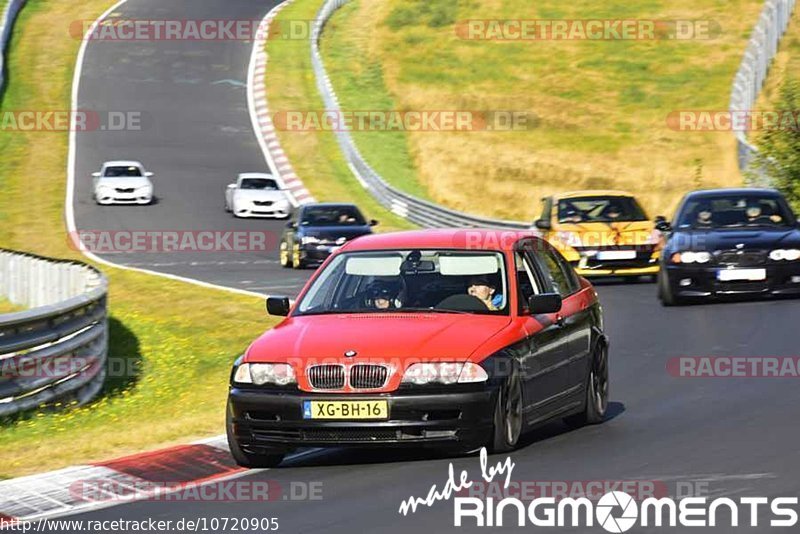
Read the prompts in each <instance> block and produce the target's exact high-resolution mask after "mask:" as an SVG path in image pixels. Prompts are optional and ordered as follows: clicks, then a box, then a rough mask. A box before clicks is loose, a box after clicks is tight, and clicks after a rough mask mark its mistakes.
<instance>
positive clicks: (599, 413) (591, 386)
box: [564, 343, 609, 428]
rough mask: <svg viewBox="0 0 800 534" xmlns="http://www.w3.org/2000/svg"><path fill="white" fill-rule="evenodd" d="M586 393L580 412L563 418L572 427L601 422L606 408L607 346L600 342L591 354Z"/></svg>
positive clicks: (607, 387)
mask: <svg viewBox="0 0 800 534" xmlns="http://www.w3.org/2000/svg"><path fill="white" fill-rule="evenodd" d="M586 382H587V383H586V395H585V397H586V398H585V400H584V408H583V411H582V412H581V413H577V414H575V415H570V416H568V417H565V418H564V422H566V423H567V424H568V425H569V426H571V427H573V428H578V427H582V426H585V425H596V424H598V423H602V422H603V421H604V420H605V417H606V411H607V410H608V389H609V384H608V347H606V346H605V344H603V343H600V344H598V345H597V348H596V349H595V352H594V355H593V356H592V366H591V368H590V369H589V376H588V377H587V380H586Z"/></svg>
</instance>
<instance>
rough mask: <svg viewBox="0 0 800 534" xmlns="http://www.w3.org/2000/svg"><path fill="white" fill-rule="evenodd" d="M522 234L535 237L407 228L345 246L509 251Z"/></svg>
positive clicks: (528, 232)
mask: <svg viewBox="0 0 800 534" xmlns="http://www.w3.org/2000/svg"><path fill="white" fill-rule="evenodd" d="M522 237H535V238H537V239H538V236H537V234H536V233H535V231H533V230H485V229H474V228H470V229H463V228H462V229H436V230H408V231H404V232H389V233H386V234H370V235H365V236H362V237H359V238H358V239H356V240H354V241H351V242H350V243H348V245H347V251H348V252H355V251H360V250H407V249H457V250H460V249H463V250H512V248H513V245H514V243H515V242H517V241H518V240H519V239H521V238H522Z"/></svg>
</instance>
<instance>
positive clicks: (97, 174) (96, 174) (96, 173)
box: [92, 172, 100, 178]
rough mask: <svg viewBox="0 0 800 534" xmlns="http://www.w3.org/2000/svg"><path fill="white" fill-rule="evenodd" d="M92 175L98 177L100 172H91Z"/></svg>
mask: <svg viewBox="0 0 800 534" xmlns="http://www.w3.org/2000/svg"><path fill="white" fill-rule="evenodd" d="M92 176H94V177H95V178H100V173H99V172H93V173H92Z"/></svg>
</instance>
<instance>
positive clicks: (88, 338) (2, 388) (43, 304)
mask: <svg viewBox="0 0 800 534" xmlns="http://www.w3.org/2000/svg"><path fill="white" fill-rule="evenodd" d="M107 292H108V282H107V280H106V278H105V276H103V274H102V273H100V272H99V271H97V270H96V269H94V268H93V267H90V266H89V265H85V264H83V263H78V262H73V261H62V260H52V259H48V258H42V257H38V256H33V255H30V254H25V253H20V252H14V251H9V250H2V249H0V296H2V297H3V298H5V299H6V300H8V301H10V302H11V303H12V304H16V305H19V306H24V307H26V308H29V309H27V310H25V311H20V312H13V313H6V314H2V315H0V416H7V415H11V414H14V413H17V412H21V411H25V410H30V409H33V408H36V407H38V406H40V405H42V404H47V403H51V402H54V401H60V400H65V401H71V400H77V401H78V403H80V404H82V403H85V402H87V401H89V400H91V399H92V398H93V397H94V396H95V395H96V394H97V393H98V392H99V391H100V389H101V388H102V387H103V382H104V380H105V376H106V358H107V353H108V325H107V317H106V297H107Z"/></svg>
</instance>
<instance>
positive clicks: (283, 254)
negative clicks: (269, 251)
mask: <svg viewBox="0 0 800 534" xmlns="http://www.w3.org/2000/svg"><path fill="white" fill-rule="evenodd" d="M278 256H279V261H280V264H281V267H283V268H284V269H291V267H292V257H291V254H289V243H287V242H286V241H281V244H280V246H279V250H278Z"/></svg>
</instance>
